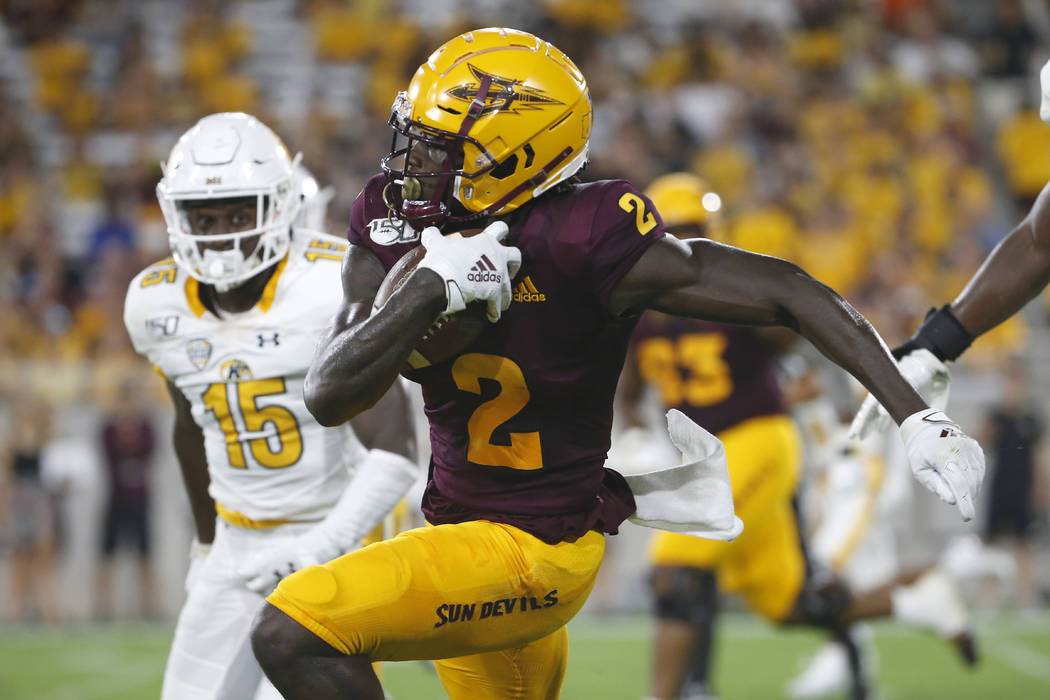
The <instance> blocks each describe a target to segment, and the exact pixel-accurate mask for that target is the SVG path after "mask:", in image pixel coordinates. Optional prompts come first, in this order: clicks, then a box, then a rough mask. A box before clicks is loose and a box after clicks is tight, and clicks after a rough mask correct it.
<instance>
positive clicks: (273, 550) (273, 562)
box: [237, 537, 337, 596]
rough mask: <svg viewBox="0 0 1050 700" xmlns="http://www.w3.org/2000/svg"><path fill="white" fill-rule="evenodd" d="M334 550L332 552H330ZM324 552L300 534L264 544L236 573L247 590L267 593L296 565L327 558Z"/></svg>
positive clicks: (309, 564)
mask: <svg viewBox="0 0 1050 700" xmlns="http://www.w3.org/2000/svg"><path fill="white" fill-rule="evenodd" d="M335 554H337V552H333V556H334V555H335ZM331 558H332V557H329V556H327V555H325V554H320V555H319V554H318V553H317V551H316V547H314V546H313V545H312V543H310V542H309V541H308V540H307V539H304V538H303V537H295V538H291V539H288V540H286V541H284V542H281V543H277V544H274V545H272V546H270V547H267V548H265V549H263V550H261V551H259V552H257V553H256V554H255V555H254V556H252V557H251V558H250V559H249V560H248V562H247V563H246V564H244V565H243V566H241V567H240V568H239V569H238V571H237V573H238V575H239V576H240V577H241V578H242V579H244V582H245V585H246V586H247V587H248V589H249V590H252V591H255V592H256V593H258V594H259V595H263V596H265V595H269V594H270V592H271V591H273V589H274V588H276V587H277V584H278V583H279V582H280V580H281V579H282V578H284V577H285V576H291V575H292V574H294V573H295V572H296V571H299V570H300V569H305V568H306V567H308V566H316V565H318V564H320V563H322V562H324V561H328V559H331Z"/></svg>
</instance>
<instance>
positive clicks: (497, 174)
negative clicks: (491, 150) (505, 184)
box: [489, 153, 518, 180]
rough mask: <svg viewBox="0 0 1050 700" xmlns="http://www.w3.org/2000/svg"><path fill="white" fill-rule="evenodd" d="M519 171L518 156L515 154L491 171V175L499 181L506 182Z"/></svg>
mask: <svg viewBox="0 0 1050 700" xmlns="http://www.w3.org/2000/svg"><path fill="white" fill-rule="evenodd" d="M517 169H518V154H517V153H515V154H514V155H512V156H511V157H510V158H508V159H507V160H505V161H503V162H502V163H500V164H499V165H497V166H496V167H495V168H493V169H492V170H490V171H489V175H491V176H492V177H494V178H496V179H497V180H504V179H506V178H508V177H510V176H511V175H513V174H514V173H515V171H517Z"/></svg>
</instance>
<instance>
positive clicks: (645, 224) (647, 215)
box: [618, 192, 656, 236]
mask: <svg viewBox="0 0 1050 700" xmlns="http://www.w3.org/2000/svg"><path fill="white" fill-rule="evenodd" d="M618 203H619V205H620V208H621V209H623V210H624V211H625V212H628V213H630V212H632V211H633V212H634V225H635V226H637V227H638V233H640V234H642V235H643V236H644V235H645V234H647V233H649V232H650V231H652V230H653V229H654V228H656V217H655V216H653V213H652V212H651V211H646V210H645V202H644V201H643V200H642V198H641V197H639V196H638V195H636V194H635V193H634V192H624V193H623V196H622V197H620V201H619V202H618Z"/></svg>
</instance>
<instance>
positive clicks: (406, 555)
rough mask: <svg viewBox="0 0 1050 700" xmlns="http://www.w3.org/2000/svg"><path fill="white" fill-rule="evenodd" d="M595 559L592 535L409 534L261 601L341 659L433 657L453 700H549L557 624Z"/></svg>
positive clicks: (307, 575) (494, 526) (554, 680)
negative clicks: (551, 539) (546, 538)
mask: <svg viewBox="0 0 1050 700" xmlns="http://www.w3.org/2000/svg"><path fill="white" fill-rule="evenodd" d="M604 550H605V539H604V537H603V535H601V533H598V532H589V533H587V534H586V535H584V536H583V537H580V538H579V539H577V540H576V541H575V542H562V543H559V544H555V545H549V544H546V543H545V542H542V541H541V540H539V539H537V538H535V537H533V536H532V535H530V534H528V533H526V532H524V531H522V530H519V529H518V528H515V527H512V526H510V525H504V524H500V523H492V522H488V521H471V522H465V523H458V524H453V525H438V526H436V527H425V528H417V529H414V530H409V531H408V532H404V533H402V534H400V535H398V536H397V537H394V538H393V539H389V540H385V541H383V542H378V543H375V544H372V545H369V546H368V547H365V548H363V549H359V550H357V551H355V552H351V553H350V554H347V555H345V556H342V557H340V558H338V559H334V560H332V561H330V562H328V563H326V564H323V565H321V566H314V567H310V568H307V569H303V570H302V571H299V572H297V573H295V574H293V575H291V576H289V577H288V578H286V579H284V580H283V581H281V583H280V584H279V585H278V587H277V589H276V590H275V591H274V592H273V593H272V594H271V595H270V597H269V598H267V600H268V601H269V602H270V603H272V604H273V605H274V606H276V607H278V608H280V609H281V610H282V611H283V612H284V613H285V614H287V615H289V616H290V617H292V618H293V619H295V620H296V621H298V622H299V623H300V624H301V625H303V626H304V627H306V628H307V629H309V630H311V631H312V632H313V633H314V634H316V635H317V636H319V637H320V638H322V639H324V640H325V641H326V642H327V643H328V644H330V645H331V646H333V647H335V648H336V649H338V650H339V651H341V652H343V653H345V654H364V655H366V656H368V657H369V658H370V659H371V660H372V661H402V660H407V659H435V660H439V661H437V662H436V666H437V669H438V672H439V674H440V675H441V679H442V682H443V683H444V685H445V690H446V691H447V692H448V694H449V696H450V697H451V698H453V699H454V700H458V699H462V700H466V699H467V698H474V699H482V700H484V699H489V698H491V699H493V700H494V699H496V698H507V699H509V698H515V699H519V698H520V699H522V700H526V699H528V700H532V699H537V700H539V699H545V698H556V697H557V696H558V690H559V688H560V687H561V679H562V677H563V676H564V673H565V663H566V659H567V656H568V636H567V634H566V632H565V630H564V629H563V627H564V625H565V623H567V622H568V621H569V620H570V619H572V617H573V616H574V615H575V614H576V613H577V612H578V611H579V609H580V607H581V606H582V605H583V603H584V601H585V600H586V599H587V595H588V594H589V593H590V591H591V587H592V586H593V585H594V579H595V576H596V574H597V572H598V567H599V565H600V564H601V560H602V554H603V553H604Z"/></svg>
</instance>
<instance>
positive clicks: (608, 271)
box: [588, 180, 666, 309]
mask: <svg viewBox="0 0 1050 700" xmlns="http://www.w3.org/2000/svg"><path fill="white" fill-rule="evenodd" d="M665 235H666V232H665V230H664V222H663V219H661V218H660V214H659V212H657V211H656V207H654V206H653V203H652V202H651V201H649V198H648V197H646V196H645V195H644V194H642V193H641V192H640V191H639V190H638V189H637V188H635V187H634V185H632V184H631V183H629V182H626V181H624V180H614V181H611V182H609V183H608V184H607V185H606V186H605V187H604V188H603V192H602V196H601V198H600V199H599V201H598V205H597V210H596V211H595V212H594V218H593V224H592V227H591V237H590V241H589V255H588V263H589V264H588V267H589V275H590V280H591V284H592V288H593V289H594V291H595V293H596V295H597V297H598V299H599V301H600V302H601V304H602V305H603V306H604V307H605V308H606V309H608V308H609V295H610V294H611V293H612V290H613V289H614V288H615V287H616V285H617V284H619V282H620V280H621V279H623V277H624V275H626V274H627V272H628V271H629V270H630V269H631V268H632V267H634V264H635V263H636V262H638V259H639V258H640V257H642V254H643V253H645V251H646V250H648V249H649V246H651V245H652V244H653V243H655V242H656V241H658V240H660V239H661V238H663V237H664V236H665Z"/></svg>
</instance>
